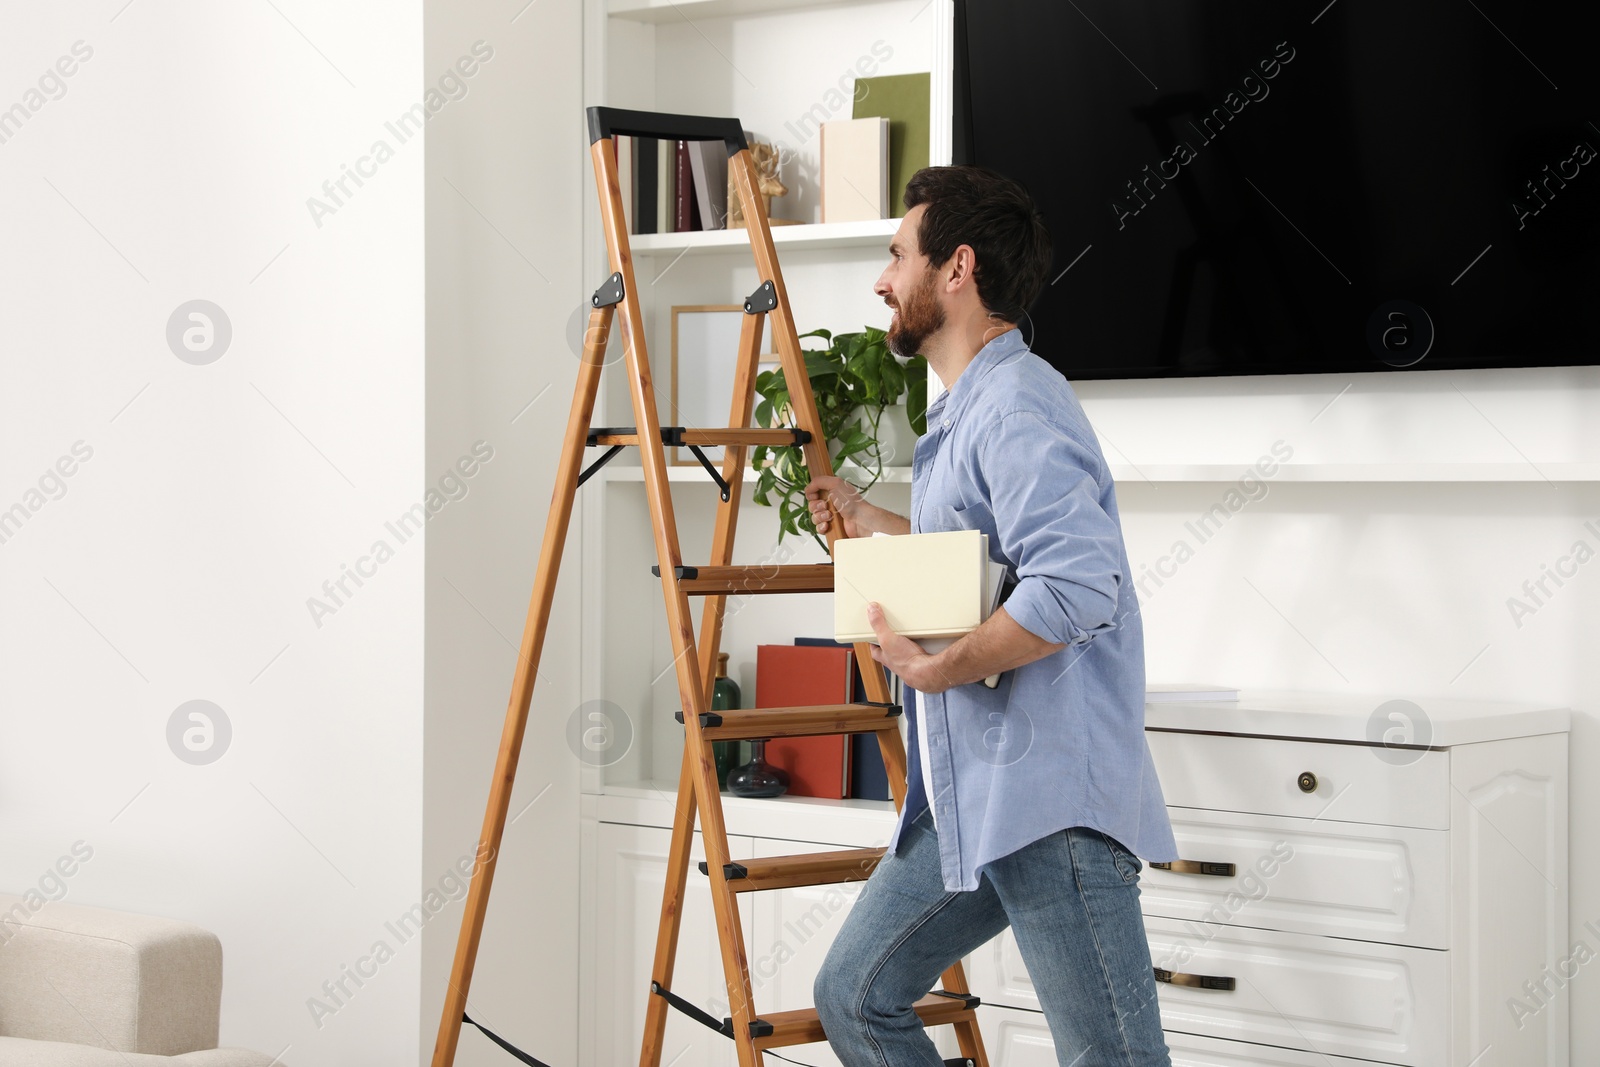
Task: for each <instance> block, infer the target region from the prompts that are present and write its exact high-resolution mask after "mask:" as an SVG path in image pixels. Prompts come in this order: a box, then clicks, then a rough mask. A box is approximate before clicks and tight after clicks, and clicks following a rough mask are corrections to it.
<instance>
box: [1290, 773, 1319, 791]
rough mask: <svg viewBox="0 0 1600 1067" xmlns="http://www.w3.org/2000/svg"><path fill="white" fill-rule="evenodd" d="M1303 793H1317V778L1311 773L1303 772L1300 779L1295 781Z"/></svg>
mask: <svg viewBox="0 0 1600 1067" xmlns="http://www.w3.org/2000/svg"><path fill="white" fill-rule="evenodd" d="M1295 784H1297V785H1298V786H1299V787H1300V792H1302V793H1315V792H1316V791H1317V776H1316V775H1314V774H1312V773H1311V772H1310V771H1301V772H1300V777H1299V778H1297V779H1296V780H1295Z"/></svg>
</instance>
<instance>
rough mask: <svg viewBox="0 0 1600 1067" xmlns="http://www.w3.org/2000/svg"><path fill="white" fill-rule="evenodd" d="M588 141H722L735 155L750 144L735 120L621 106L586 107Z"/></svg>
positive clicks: (729, 151)
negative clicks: (672, 113)
mask: <svg viewBox="0 0 1600 1067" xmlns="http://www.w3.org/2000/svg"><path fill="white" fill-rule="evenodd" d="M585 114H586V115H588V118H589V143H590V144H594V143H595V142H596V141H598V140H600V139H601V138H603V137H615V136H617V135H618V134H621V135H623V136H626V137H656V138H659V139H661V140H663V141H721V142H722V143H723V144H724V145H725V146H726V147H727V149H728V155H730V156H731V155H734V154H735V153H737V152H741V151H743V150H744V149H745V148H747V147H749V146H748V145H747V144H746V143H745V139H744V127H743V126H741V125H740V124H739V120H738V119H719V118H712V117H711V116H709V115H669V114H666V113H665V112H661V111H629V110H627V109H625V108H620V107H591V108H587V109H585Z"/></svg>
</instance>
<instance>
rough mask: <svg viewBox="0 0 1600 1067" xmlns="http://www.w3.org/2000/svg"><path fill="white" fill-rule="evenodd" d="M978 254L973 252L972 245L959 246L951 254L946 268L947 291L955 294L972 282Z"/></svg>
mask: <svg viewBox="0 0 1600 1067" xmlns="http://www.w3.org/2000/svg"><path fill="white" fill-rule="evenodd" d="M977 263H978V254H977V253H976V252H974V251H973V250H972V246H971V245H958V246H956V250H955V251H954V252H952V253H950V259H949V260H948V263H947V266H946V268H945V289H946V291H948V292H955V291H956V290H957V289H959V288H960V287H961V286H962V285H964V284H966V283H969V282H971V281H972V275H973V272H974V270H975V269H976V268H977Z"/></svg>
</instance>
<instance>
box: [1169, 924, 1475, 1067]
mask: <svg viewBox="0 0 1600 1067" xmlns="http://www.w3.org/2000/svg"><path fill="white" fill-rule="evenodd" d="M1145 929H1146V931H1147V932H1148V934H1149V938H1150V953H1151V956H1152V958H1154V959H1155V960H1158V961H1160V960H1168V961H1171V962H1172V963H1175V964H1177V966H1173V967H1169V969H1170V970H1174V971H1181V972H1184V973H1186V974H1190V975H1206V976H1212V977H1222V978H1231V979H1233V981H1234V988H1233V989H1232V990H1222V989H1194V988H1188V987H1185V986H1181V985H1167V984H1162V985H1159V986H1158V989H1159V991H1160V997H1161V1025H1162V1027H1163V1028H1165V1029H1167V1030H1176V1031H1181V1032H1183V1033H1192V1034H1200V1035H1202V1036H1206V1037H1215V1038H1224V1039H1229V1040H1236V1041H1247V1042H1251V1043H1254V1044H1261V1045H1281V1046H1284V1047H1286V1048H1295V1049H1301V1050H1304V1051H1306V1052H1320V1053H1325V1054H1328V1055H1338V1056H1350V1057H1353V1058H1357V1059H1368V1060H1377V1061H1379V1062H1381V1063H1397V1064H1406V1065H1408V1067H1445V1064H1446V1061H1447V1056H1446V1049H1447V1046H1448V1044H1449V1041H1448V1033H1447V1029H1446V1027H1447V1020H1448V1010H1447V1001H1446V997H1447V995H1448V992H1449V973H1448V960H1449V955H1448V953H1445V952H1437V951H1433V950H1430V949H1419V948H1407V947H1403V946H1399V945H1377V944H1371V943H1368V942H1361V941H1345V940H1341V939H1335V938H1319V937H1310V936H1307V935H1304V934H1292V933H1279V932H1274V931H1266V930H1246V929H1240V928H1237V927H1229V926H1218V925H1216V924H1212V923H1194V922H1179V921H1176V920H1173V919H1162V918H1147V919H1146V920H1145Z"/></svg>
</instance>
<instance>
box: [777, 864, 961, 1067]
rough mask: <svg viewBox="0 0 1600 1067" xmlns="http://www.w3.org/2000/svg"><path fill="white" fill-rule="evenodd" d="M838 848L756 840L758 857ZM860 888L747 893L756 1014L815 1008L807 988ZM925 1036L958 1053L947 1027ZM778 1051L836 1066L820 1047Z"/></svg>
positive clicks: (823, 1066) (821, 1066) (829, 1053)
mask: <svg viewBox="0 0 1600 1067" xmlns="http://www.w3.org/2000/svg"><path fill="white" fill-rule="evenodd" d="M838 847H840V846H835V845H819V844H815V843H813V842H810V841H776V840H770V839H766V838H759V837H758V838H756V839H755V855H756V858H757V859H768V858H771V857H774V856H798V855H804V854H808V853H812V852H831V851H834V850H835V849H836V848H838ZM850 847H860V846H850ZM864 884H865V883H862V882H847V883H843V884H840V885H818V886H804V887H801V888H796V889H779V890H775V891H771V892H766V893H752V894H749V896H753V897H755V898H756V899H755V907H754V911H755V922H754V924H753V926H752V930H753V945H752V947H751V950H750V981H751V984H752V985H753V986H754V988H755V1002H756V1008H757V1009H758V1011H762V1012H766V1011H790V1010H793V1009H795V1008H810V1007H815V1004H816V1002H815V999H814V994H813V992H812V986H813V984H814V983H815V982H816V980H817V974H818V973H819V972H820V971H821V970H822V962H823V960H824V959H826V958H827V955H828V949H829V947H830V946H831V945H832V944H833V939H834V937H835V936H836V935H837V934H838V933H839V929H840V927H842V926H843V925H844V918H845V916H846V915H848V914H849V913H850V908H851V907H852V906H853V905H854V904H855V900H856V896H857V894H859V893H860V891H861V888H862V886H863V885H864ZM746 899H747V900H748V897H747V898H746ZM929 1035H930V1036H931V1037H932V1038H933V1041H934V1044H935V1045H936V1046H938V1048H939V1051H940V1054H941V1055H944V1056H947V1057H954V1056H956V1055H957V1054H958V1052H959V1049H958V1048H957V1045H956V1042H955V1035H954V1033H953V1032H952V1031H951V1029H950V1027H948V1026H941V1027H938V1028H936V1029H934V1030H930V1031H929ZM782 1052H783V1054H784V1055H785V1056H792V1057H793V1058H794V1059H796V1060H798V1061H800V1062H801V1063H805V1064H814V1065H815V1067H838V1063H839V1060H838V1058H837V1057H836V1056H834V1054H833V1053H832V1051H831V1050H830V1049H829V1048H828V1046H827V1045H823V1044H818V1045H796V1046H795V1047H794V1049H793V1050H790V1049H783V1050H782Z"/></svg>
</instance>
